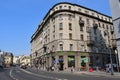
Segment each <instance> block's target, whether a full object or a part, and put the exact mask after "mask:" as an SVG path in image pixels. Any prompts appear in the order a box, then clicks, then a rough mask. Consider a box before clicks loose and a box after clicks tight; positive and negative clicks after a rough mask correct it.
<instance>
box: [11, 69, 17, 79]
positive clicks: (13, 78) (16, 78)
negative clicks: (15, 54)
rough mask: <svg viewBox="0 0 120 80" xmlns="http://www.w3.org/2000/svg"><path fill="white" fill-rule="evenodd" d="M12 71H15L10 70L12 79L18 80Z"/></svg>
mask: <svg viewBox="0 0 120 80" xmlns="http://www.w3.org/2000/svg"><path fill="white" fill-rule="evenodd" d="M12 71H13V69H11V70H10V73H9V75H10V77H11V78H12V79H14V80H18V79H17V78H15V77H14V76H13V75H12Z"/></svg>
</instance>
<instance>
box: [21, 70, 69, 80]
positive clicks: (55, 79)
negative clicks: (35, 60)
mask: <svg viewBox="0 0 120 80" xmlns="http://www.w3.org/2000/svg"><path fill="white" fill-rule="evenodd" d="M20 70H22V71H24V72H26V73H28V74H31V75H35V76H38V77H43V78H49V79H54V80H68V79H59V78H56V77H51V76H45V75H38V74H35V73H32V72H29V71H26V70H24V69H20Z"/></svg>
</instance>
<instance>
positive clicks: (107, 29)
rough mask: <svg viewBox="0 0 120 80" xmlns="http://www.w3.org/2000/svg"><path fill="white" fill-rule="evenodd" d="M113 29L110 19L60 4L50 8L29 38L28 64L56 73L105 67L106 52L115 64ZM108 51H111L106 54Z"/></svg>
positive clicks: (92, 11) (86, 9) (94, 12)
mask: <svg viewBox="0 0 120 80" xmlns="http://www.w3.org/2000/svg"><path fill="white" fill-rule="evenodd" d="M114 37H115V35H114V27H113V23H112V19H111V17H110V16H107V15H104V14H102V13H100V12H97V11H95V10H91V9H89V8H86V7H83V6H80V5H77V4H72V3H68V2H62V3H58V4H56V5H54V6H53V7H52V8H51V9H50V10H49V11H48V13H47V14H46V16H45V17H44V19H43V21H42V22H41V23H40V24H39V25H38V28H37V30H36V31H35V33H34V34H33V35H32V37H31V64H32V65H33V66H35V65H36V64H37V65H38V66H39V67H40V68H43V69H45V68H49V67H51V66H55V67H56V66H57V65H58V64H59V66H60V67H59V69H60V70H68V69H70V68H71V67H72V66H73V67H75V69H76V70H88V69H89V67H93V68H96V67H99V68H100V69H103V68H105V65H106V64H108V63H110V52H111V54H112V59H113V63H115V55H114V50H113V49H114V48H116V42H115V41H114ZM110 50H111V51H110Z"/></svg>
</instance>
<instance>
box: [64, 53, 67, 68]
mask: <svg viewBox="0 0 120 80" xmlns="http://www.w3.org/2000/svg"><path fill="white" fill-rule="evenodd" d="M63 58H64V69H68V56H67V55H66V54H64V55H63Z"/></svg>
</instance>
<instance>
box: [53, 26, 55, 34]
mask: <svg viewBox="0 0 120 80" xmlns="http://www.w3.org/2000/svg"><path fill="white" fill-rule="evenodd" d="M54 32H55V25H54V26H53V33H54Z"/></svg>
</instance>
